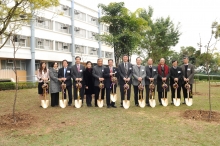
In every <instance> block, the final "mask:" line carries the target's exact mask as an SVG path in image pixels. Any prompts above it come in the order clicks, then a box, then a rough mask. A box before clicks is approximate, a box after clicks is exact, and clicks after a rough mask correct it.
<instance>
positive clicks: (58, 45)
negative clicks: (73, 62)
mask: <svg viewBox="0 0 220 146" xmlns="http://www.w3.org/2000/svg"><path fill="white" fill-rule="evenodd" d="M55 44H56V50H57V51H64V52H70V44H68V43H63V42H56V43H55Z"/></svg>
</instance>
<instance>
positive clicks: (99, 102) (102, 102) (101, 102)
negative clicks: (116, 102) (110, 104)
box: [97, 99, 104, 108]
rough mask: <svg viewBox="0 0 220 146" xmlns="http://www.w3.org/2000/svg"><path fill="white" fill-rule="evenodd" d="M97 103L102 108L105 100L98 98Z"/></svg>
mask: <svg viewBox="0 0 220 146" xmlns="http://www.w3.org/2000/svg"><path fill="white" fill-rule="evenodd" d="M97 104H98V107H99V108H102V107H103V106H104V101H103V100H102V99H98V100H97Z"/></svg>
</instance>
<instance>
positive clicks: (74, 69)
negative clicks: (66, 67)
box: [71, 64, 85, 86]
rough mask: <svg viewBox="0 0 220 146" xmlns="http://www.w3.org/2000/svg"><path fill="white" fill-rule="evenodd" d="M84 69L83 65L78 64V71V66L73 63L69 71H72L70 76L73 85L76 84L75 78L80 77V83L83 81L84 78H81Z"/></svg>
mask: <svg viewBox="0 0 220 146" xmlns="http://www.w3.org/2000/svg"><path fill="white" fill-rule="evenodd" d="M84 71H85V67H84V66H83V65H82V64H80V71H79V72H78V68H77V65H76V64H75V65H73V66H72V68H71V73H72V78H73V85H74V86H75V85H76V83H77V82H76V78H82V81H81V84H83V83H84V79H83V73H84Z"/></svg>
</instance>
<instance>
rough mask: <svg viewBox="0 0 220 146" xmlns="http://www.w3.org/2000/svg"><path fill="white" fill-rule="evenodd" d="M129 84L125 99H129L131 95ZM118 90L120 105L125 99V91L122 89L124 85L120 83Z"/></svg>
mask: <svg viewBox="0 0 220 146" xmlns="http://www.w3.org/2000/svg"><path fill="white" fill-rule="evenodd" d="M128 85H129V89H128V90H127V100H130V96H131V84H128ZM120 92H121V105H122V104H123V100H124V99H125V91H124V85H120Z"/></svg>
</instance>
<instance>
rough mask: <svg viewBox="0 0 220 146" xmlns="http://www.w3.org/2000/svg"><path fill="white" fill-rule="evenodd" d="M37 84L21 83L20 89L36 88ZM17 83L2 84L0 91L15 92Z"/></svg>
mask: <svg viewBox="0 0 220 146" xmlns="http://www.w3.org/2000/svg"><path fill="white" fill-rule="evenodd" d="M36 87H37V82H35V83H33V82H19V83H18V89H30V88H36ZM14 89H15V83H14V82H0V90H14Z"/></svg>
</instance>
